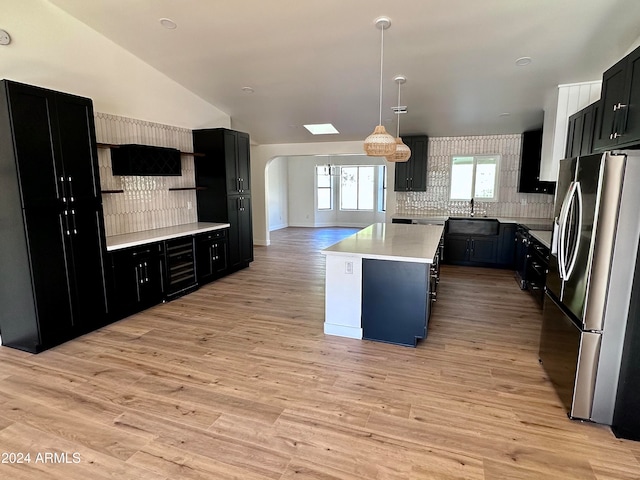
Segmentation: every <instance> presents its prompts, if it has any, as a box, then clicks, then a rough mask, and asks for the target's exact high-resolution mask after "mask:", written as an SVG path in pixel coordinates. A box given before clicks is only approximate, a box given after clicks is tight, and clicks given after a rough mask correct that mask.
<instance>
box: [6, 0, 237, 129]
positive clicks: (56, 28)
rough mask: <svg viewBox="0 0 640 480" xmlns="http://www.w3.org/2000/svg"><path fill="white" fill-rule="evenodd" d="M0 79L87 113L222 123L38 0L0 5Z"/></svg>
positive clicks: (200, 103) (222, 117) (225, 118)
mask: <svg viewBox="0 0 640 480" xmlns="http://www.w3.org/2000/svg"><path fill="white" fill-rule="evenodd" d="M1 11H2V15H1V17H0V20H1V24H0V27H2V28H3V29H4V30H6V31H8V32H9V34H10V35H11V38H12V42H11V44H10V45H8V46H0V59H1V60H0V78H6V79H10V80H15V81H18V82H23V83H28V84H32V85H38V86H42V87H46V88H51V89H54V90H59V91H63V92H69V93H73V94H77V95H81V96H85V97H89V98H92V99H93V103H94V110H95V111H98V112H104V113H110V114H115V115H120V116H124V117H130V118H136V119H141V120H147V121H153V122H158V123H163V124H167V125H174V126H180V127H186V128H191V129H193V128H201V127H229V126H230V124H231V120H230V117H229V115H227V114H226V113H224V112H222V111H221V110H219V109H218V108H216V107H215V106H213V105H211V104H209V103H207V102H205V101H204V100H203V99H201V98H200V97H198V96H196V95H195V94H193V93H192V92H190V91H189V90H187V89H186V88H184V87H182V86H181V85H179V84H178V83H176V82H174V81H173V80H171V79H170V78H169V77H167V76H166V75H164V74H162V73H160V72H159V71H157V70H155V69H154V68H153V67H151V66H150V65H148V64H146V63H144V62H143V61H141V60H140V59H139V58H137V57H135V56H134V55H132V54H131V53H129V52H127V51H126V50H124V49H123V48H122V47H120V46H118V45H116V44H115V43H113V42H112V41H111V40H108V39H107V38H106V37H104V36H102V35H101V34H99V33H98V32H96V31H95V30H93V29H91V28H89V27H88V26H86V25H85V24H83V23H82V22H80V21H78V20H76V19H75V18H73V17H72V16H70V15H69V14H67V13H65V12H64V11H62V10H60V9H59V8H58V7H56V6H54V5H52V4H50V3H49V2H47V1H45V0H3V1H2V9H1Z"/></svg>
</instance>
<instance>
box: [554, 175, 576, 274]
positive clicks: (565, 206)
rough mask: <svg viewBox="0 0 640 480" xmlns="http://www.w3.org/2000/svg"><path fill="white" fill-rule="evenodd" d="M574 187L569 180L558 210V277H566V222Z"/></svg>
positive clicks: (574, 184) (573, 183)
mask: <svg viewBox="0 0 640 480" xmlns="http://www.w3.org/2000/svg"><path fill="white" fill-rule="evenodd" d="M575 188H576V183H575V182H571V185H570V186H569V190H567V194H566V195H565V197H564V201H563V202H562V209H561V210H560V228H559V232H558V233H559V235H558V238H559V240H560V248H559V249H558V268H559V270H560V272H559V273H560V279H561V280H566V279H567V264H566V258H565V255H566V253H567V252H566V249H567V246H566V242H567V239H566V235H567V222H568V220H569V210H570V209H571V202H572V199H573V194H574V191H575Z"/></svg>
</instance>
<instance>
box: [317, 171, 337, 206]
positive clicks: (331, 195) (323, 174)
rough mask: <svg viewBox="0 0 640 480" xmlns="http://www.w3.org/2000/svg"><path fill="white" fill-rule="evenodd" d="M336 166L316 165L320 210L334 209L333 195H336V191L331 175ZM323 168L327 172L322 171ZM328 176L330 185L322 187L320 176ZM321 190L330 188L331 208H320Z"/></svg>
mask: <svg viewBox="0 0 640 480" xmlns="http://www.w3.org/2000/svg"><path fill="white" fill-rule="evenodd" d="M332 168H334V167H332V166H330V165H316V178H315V181H316V191H315V194H316V210H317V211H319V212H330V211H332V210H333V209H334V204H333V197H334V192H333V177H332V175H331V169H332ZM321 170H324V171H325V172H326V173H321ZM321 175H322V176H327V177H329V186H328V187H321V186H320V182H319V181H318V180H319V177H320V176H321ZM320 190H329V208H320V202H319V193H320Z"/></svg>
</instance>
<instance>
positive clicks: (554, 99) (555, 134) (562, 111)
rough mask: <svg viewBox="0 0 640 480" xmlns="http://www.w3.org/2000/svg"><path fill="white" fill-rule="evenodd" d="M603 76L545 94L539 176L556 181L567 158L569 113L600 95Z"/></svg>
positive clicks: (559, 87) (593, 100)
mask: <svg viewBox="0 0 640 480" xmlns="http://www.w3.org/2000/svg"><path fill="white" fill-rule="evenodd" d="M601 88H602V80H594V81H592V82H581V83H573V84H566V85H558V88H557V89H554V91H553V92H550V93H549V95H547V97H546V98H545V104H544V126H543V132H542V159H541V162H540V180H544V181H548V182H555V181H556V179H557V178H558V166H559V165H560V160H562V159H563V158H564V154H565V150H566V144H567V131H568V129H569V117H570V116H571V115H573V114H574V113H576V112H579V111H580V110H582V109H583V108H584V107H586V106H587V105H590V104H591V103H593V102H595V101H597V100H598V99H599V98H600V90H601Z"/></svg>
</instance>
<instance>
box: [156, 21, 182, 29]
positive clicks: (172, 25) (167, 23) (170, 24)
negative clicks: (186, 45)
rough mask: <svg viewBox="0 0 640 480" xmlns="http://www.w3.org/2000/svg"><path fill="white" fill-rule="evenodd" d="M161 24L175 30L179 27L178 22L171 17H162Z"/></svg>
mask: <svg viewBox="0 0 640 480" xmlns="http://www.w3.org/2000/svg"><path fill="white" fill-rule="evenodd" d="M160 25H162V26H163V27H164V28H166V29H169V30H175V29H176V28H178V24H177V23H176V22H174V21H173V20H171V19H170V18H161V19H160Z"/></svg>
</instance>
